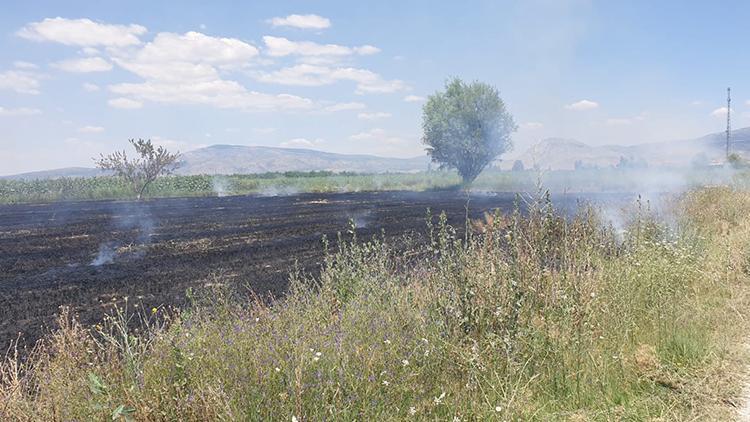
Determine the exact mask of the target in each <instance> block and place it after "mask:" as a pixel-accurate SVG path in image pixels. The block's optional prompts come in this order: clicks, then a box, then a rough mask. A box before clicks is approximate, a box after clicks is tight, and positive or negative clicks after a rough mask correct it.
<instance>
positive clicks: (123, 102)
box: [107, 97, 143, 110]
mask: <svg viewBox="0 0 750 422" xmlns="http://www.w3.org/2000/svg"><path fill="white" fill-rule="evenodd" d="M107 104H109V106H110V107H114V108H124V109H130V110H133V109H136V108H141V107H143V103H142V102H140V101H136V100H131V99H130V98H124V97H120V98H113V99H111V100H109V101H107Z"/></svg>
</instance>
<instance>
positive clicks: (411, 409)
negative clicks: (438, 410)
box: [409, 406, 417, 416]
mask: <svg viewBox="0 0 750 422" xmlns="http://www.w3.org/2000/svg"><path fill="white" fill-rule="evenodd" d="M409 414H410V415H412V416H414V415H416V414H417V408H416V407H414V406H412V407H410V408H409Z"/></svg>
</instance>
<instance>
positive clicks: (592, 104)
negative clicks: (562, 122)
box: [565, 100, 599, 111]
mask: <svg viewBox="0 0 750 422" xmlns="http://www.w3.org/2000/svg"><path fill="white" fill-rule="evenodd" d="M598 107H599V103H597V102H596V101H591V100H581V101H576V102H575V103H571V104H567V105H566V106H565V109H566V110H573V111H585V110H593V109H595V108H598Z"/></svg>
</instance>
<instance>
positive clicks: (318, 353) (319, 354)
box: [315, 352, 323, 357]
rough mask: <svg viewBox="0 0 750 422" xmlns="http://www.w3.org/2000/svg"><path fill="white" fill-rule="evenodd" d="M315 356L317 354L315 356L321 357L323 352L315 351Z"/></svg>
mask: <svg viewBox="0 0 750 422" xmlns="http://www.w3.org/2000/svg"><path fill="white" fill-rule="evenodd" d="M315 356H317V357H321V356H323V354H322V353H320V352H315Z"/></svg>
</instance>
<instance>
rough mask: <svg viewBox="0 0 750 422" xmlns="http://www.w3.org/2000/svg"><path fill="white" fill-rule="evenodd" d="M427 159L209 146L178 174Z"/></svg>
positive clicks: (392, 165)
mask: <svg viewBox="0 0 750 422" xmlns="http://www.w3.org/2000/svg"><path fill="white" fill-rule="evenodd" d="M428 163H429V158H428V157H427V156H426V155H425V156H422V157H415V158H386V157H377V156H374V155H350V154H335V153H330V152H322V151H315V150H310V149H299V148H274V147H258V146H240V145H213V146H210V147H206V148H200V149H197V150H193V151H189V152H186V153H184V154H183V155H182V158H181V164H180V167H179V168H178V169H177V171H176V172H175V173H176V174H180V175H194V174H211V175H213V174H253V173H266V172H284V171H323V170H327V171H333V172H342V171H352V172H358V173H385V172H413V171H420V170H426V169H427V164H428ZM103 174H106V173H104V172H102V171H101V170H98V169H95V168H86V167H68V168H62V169H56V170H44V171H36V172H30V173H23V174H17V175H12V176H4V177H0V178H2V179H25V180H36V179H56V178H61V177H94V176H101V175H103Z"/></svg>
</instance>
